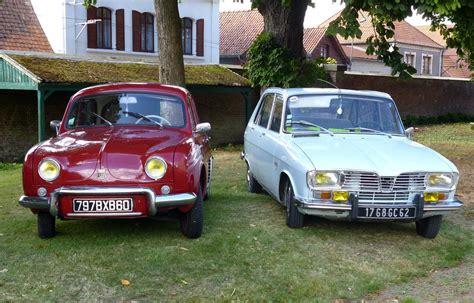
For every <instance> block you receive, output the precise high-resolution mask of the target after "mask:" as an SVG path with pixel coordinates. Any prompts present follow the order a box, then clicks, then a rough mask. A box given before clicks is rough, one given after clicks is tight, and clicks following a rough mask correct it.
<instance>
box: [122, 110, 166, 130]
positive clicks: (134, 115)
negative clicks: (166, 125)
mask: <svg viewBox="0 0 474 303" xmlns="http://www.w3.org/2000/svg"><path fill="white" fill-rule="evenodd" d="M122 113H124V114H126V115H130V116H132V117H134V118H137V119H144V120H147V121H150V122H153V123H155V124H156V125H158V126H160V127H163V125H162V124H161V123H160V122H158V121H155V120H153V119H151V118H149V117H147V116H145V115H143V114H140V113H136V112H128V111H122Z"/></svg>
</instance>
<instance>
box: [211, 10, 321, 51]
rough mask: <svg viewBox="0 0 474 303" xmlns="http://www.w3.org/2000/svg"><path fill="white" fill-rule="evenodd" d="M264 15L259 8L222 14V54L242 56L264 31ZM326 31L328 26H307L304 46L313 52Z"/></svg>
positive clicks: (306, 49)
mask: <svg viewBox="0 0 474 303" xmlns="http://www.w3.org/2000/svg"><path fill="white" fill-rule="evenodd" d="M263 28H264V24H263V16H262V15H261V14H260V13H259V12H258V11H257V10H250V11H249V10H247V11H229V12H222V13H221V14H220V55H221V56H223V57H225V56H240V55H243V54H244V53H245V52H247V50H248V49H249V47H250V45H251V44H252V42H253V41H254V40H255V38H257V36H258V35H259V34H260V33H261V32H263ZM325 33H326V28H317V27H315V28H306V29H305V30H304V35H303V46H304V49H305V51H306V53H307V54H311V53H312V52H313V51H314V49H315V48H316V46H317V45H318V43H319V42H320V41H321V39H322V38H323V37H324V35H325Z"/></svg>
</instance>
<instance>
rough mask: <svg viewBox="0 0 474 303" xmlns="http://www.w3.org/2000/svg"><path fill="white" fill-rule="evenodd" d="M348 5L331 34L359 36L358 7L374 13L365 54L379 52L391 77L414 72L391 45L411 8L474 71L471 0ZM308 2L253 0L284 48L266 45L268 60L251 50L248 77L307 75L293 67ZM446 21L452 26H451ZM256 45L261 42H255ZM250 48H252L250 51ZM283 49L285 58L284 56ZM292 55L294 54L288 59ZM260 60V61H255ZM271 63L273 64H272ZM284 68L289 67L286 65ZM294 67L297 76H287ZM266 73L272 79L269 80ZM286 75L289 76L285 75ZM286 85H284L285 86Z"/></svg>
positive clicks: (355, 0) (276, 79) (291, 79)
mask: <svg viewBox="0 0 474 303" xmlns="http://www.w3.org/2000/svg"><path fill="white" fill-rule="evenodd" d="M341 3H345V5H346V6H345V9H344V10H343V11H342V13H341V14H340V16H339V17H338V18H337V19H336V20H334V21H333V22H332V23H331V25H330V27H329V30H328V32H329V33H330V34H340V35H341V36H343V37H344V38H346V39H347V38H350V37H357V38H360V37H361V35H362V32H361V30H360V23H359V22H358V20H357V18H358V15H359V14H358V13H359V11H361V10H362V11H365V12H367V13H368V14H369V15H370V18H371V21H372V26H373V28H374V34H373V35H372V36H370V37H368V38H367V44H368V47H367V53H368V54H375V55H376V56H377V57H378V59H380V60H382V61H383V62H384V63H385V64H386V65H387V66H390V67H391V68H392V74H393V75H399V76H400V77H410V75H412V74H414V73H415V72H416V70H415V69H414V68H413V67H412V66H410V65H408V64H405V63H404V62H403V56H402V55H401V54H400V53H399V49H398V47H397V46H396V45H393V44H390V42H389V41H390V38H392V37H393V35H394V29H395V25H394V21H401V20H404V19H405V18H406V17H409V16H411V15H412V9H415V10H416V11H417V12H418V13H420V14H422V15H423V17H424V18H426V19H429V20H431V25H432V29H433V30H436V29H439V30H440V32H441V34H442V35H443V36H444V38H445V39H446V42H447V45H448V47H452V48H456V49H457V52H458V54H459V56H460V57H461V58H462V59H464V60H465V61H466V62H467V63H468V65H469V67H470V69H474V54H473V52H474V22H472V20H474V1H473V0H341ZM308 5H312V3H311V1H310V0H254V1H253V6H252V7H253V8H256V9H258V11H259V12H260V13H261V14H262V15H263V18H264V24H265V25H264V31H265V32H269V33H271V34H272V36H273V42H272V43H273V47H274V48H276V49H279V48H283V49H286V50H287V51H282V50H278V51H276V52H273V51H272V50H271V49H268V48H267V49H265V51H266V52H267V53H266V55H267V56H269V57H270V59H271V60H270V61H265V60H262V56H259V55H258V54H255V55H254V54H253V53H252V51H250V52H249V60H248V68H249V78H250V80H251V81H252V83H254V85H262V83H266V84H265V85H266V86H267V85H268V86H272V85H299V84H300V83H301V82H298V81H295V78H296V79H297V78H302V77H305V75H304V72H303V70H305V69H303V68H295V64H297V63H295V62H300V63H301V64H300V65H302V62H304V60H305V58H304V49H303V31H304V30H303V22H304V16H305V14H306V8H307V6H308ZM446 22H451V23H453V24H454V26H452V27H449V26H447V25H446ZM256 43H262V41H260V40H257V41H256ZM251 50H252V49H251ZM283 53H285V55H284V56H283V55H282V54H283ZM288 56H291V59H289V57H288ZM253 60H256V61H253ZM270 63H271V64H270ZM286 65H287V66H286ZM284 66H286V67H284ZM278 71H284V72H281V73H280V75H279V76H276V74H277V72H278ZM289 71H292V72H293V73H295V74H291V75H290V74H286V73H287V72H289ZM264 76H267V77H270V80H267V81H265V80H264V79H263V77H264ZM285 77H286V78H285ZM283 78H285V79H283ZM282 83H283V84H282Z"/></svg>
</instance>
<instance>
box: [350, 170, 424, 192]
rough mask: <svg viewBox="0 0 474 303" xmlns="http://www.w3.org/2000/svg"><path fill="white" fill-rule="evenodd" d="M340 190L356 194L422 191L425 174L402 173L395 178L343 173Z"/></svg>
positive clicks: (363, 173)
mask: <svg viewBox="0 0 474 303" xmlns="http://www.w3.org/2000/svg"><path fill="white" fill-rule="evenodd" d="M342 189H344V190H348V191H356V192H398V191H403V192H406V191H423V190H424V189H425V173H404V174H401V175H399V176H396V177H386V176H383V177H380V176H379V175H377V174H375V173H369V172H344V181H343V184H342Z"/></svg>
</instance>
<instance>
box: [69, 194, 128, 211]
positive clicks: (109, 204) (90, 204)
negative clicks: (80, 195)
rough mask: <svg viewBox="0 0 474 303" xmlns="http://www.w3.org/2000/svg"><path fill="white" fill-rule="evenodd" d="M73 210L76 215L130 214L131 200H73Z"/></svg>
mask: <svg viewBox="0 0 474 303" xmlns="http://www.w3.org/2000/svg"><path fill="white" fill-rule="evenodd" d="M73 209H74V212H76V213H109V212H113V213H117V212H131V211H133V199H131V198H113V199H73Z"/></svg>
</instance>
